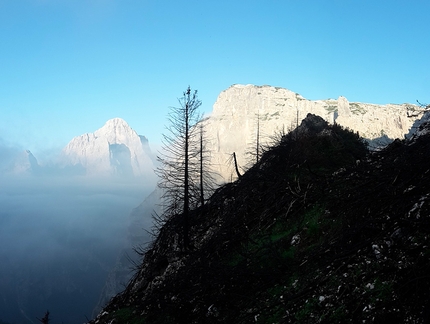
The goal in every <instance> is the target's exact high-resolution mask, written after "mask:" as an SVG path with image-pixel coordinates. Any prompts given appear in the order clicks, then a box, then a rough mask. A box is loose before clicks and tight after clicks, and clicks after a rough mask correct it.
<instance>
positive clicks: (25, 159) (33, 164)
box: [8, 150, 40, 175]
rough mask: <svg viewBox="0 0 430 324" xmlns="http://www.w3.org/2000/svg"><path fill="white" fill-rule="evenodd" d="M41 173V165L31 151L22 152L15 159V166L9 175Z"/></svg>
mask: <svg viewBox="0 0 430 324" xmlns="http://www.w3.org/2000/svg"><path fill="white" fill-rule="evenodd" d="M39 171H40V166H39V163H38V162H37V159H36V158H35V157H34V155H33V153H31V152H30V151H29V150H25V151H22V152H20V153H19V154H18V155H17V156H16V157H15V159H14V163H13V166H12V167H11V168H10V170H9V172H8V173H11V174H16V175H18V174H28V175H29V174H38V172H39Z"/></svg>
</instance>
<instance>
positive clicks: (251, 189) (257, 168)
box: [91, 115, 430, 324]
mask: <svg viewBox="0 0 430 324" xmlns="http://www.w3.org/2000/svg"><path fill="white" fill-rule="evenodd" d="M427 126H428V125H426V124H423V125H422V126H421V131H420V136H414V137H412V138H411V139H409V140H407V141H399V140H397V141H395V142H393V143H392V144H391V145H389V146H388V147H386V148H385V149H384V150H381V151H379V152H374V153H369V152H368V150H367V147H366V145H365V144H364V142H363V141H362V140H361V139H360V138H359V137H358V135H357V134H355V133H352V132H350V131H348V130H345V129H343V128H341V127H340V126H338V125H328V124H327V123H326V122H325V121H324V120H323V119H321V118H319V117H317V116H315V115H308V116H307V118H306V119H305V120H303V122H302V124H301V125H300V126H299V128H298V129H296V130H295V131H293V132H291V133H288V134H280V135H279V136H278V140H277V141H276V143H275V144H274V145H273V147H270V148H268V149H267V150H266V151H265V153H264V154H263V156H262V158H261V159H260V161H259V163H258V164H256V165H254V166H253V167H252V168H251V169H249V170H248V171H247V172H246V173H245V174H244V175H243V176H242V177H241V178H240V179H239V180H237V181H235V182H234V183H228V184H226V185H224V186H222V187H220V188H219V189H218V190H217V191H216V192H215V193H214V195H213V196H212V197H211V198H210V200H209V201H208V202H207V204H206V205H205V206H204V207H203V208H200V209H197V210H194V211H192V213H191V220H190V225H191V231H190V236H191V240H192V245H193V246H192V249H191V250H190V251H188V252H187V253H183V252H181V251H180V250H179V249H178V245H177V241H178V235H179V234H178V233H180V228H181V216H180V215H178V216H177V217H174V218H172V219H171V220H169V221H168V222H167V223H166V224H165V225H164V226H163V227H162V228H161V230H160V232H159V235H158V236H157V238H156V239H155V240H154V242H153V243H152V244H151V245H150V247H149V248H148V249H147V251H146V253H145V254H144V257H143V260H142V264H141V265H140V267H139V269H138V271H137V272H136V274H135V276H134V277H133V279H132V280H131V281H130V283H129V284H128V286H127V287H126V289H125V290H124V291H123V292H122V293H121V294H119V295H117V296H116V297H114V298H113V299H112V300H111V301H110V303H109V304H108V305H107V306H106V307H105V309H104V310H103V311H102V312H101V313H100V315H99V316H98V317H97V318H96V319H95V320H93V321H92V322H91V323H135V324H137V323H254V322H255V323H343V322H354V323H355V322H369V323H370V322H372V323H408V322H409V323H417V322H418V323H420V322H426V321H428V320H429V312H430V310H429V309H428V304H429V303H428V302H429V287H430V286H429V285H430V275H429V273H430V260H429V256H430V248H429V247H428V241H429V234H430V226H429V225H430V224H429V222H430V219H429V197H430V193H429V192H430V181H429V180H430V179H429V177H430V165H429V163H428V161H429V159H430V135H427V134H426V127H427Z"/></svg>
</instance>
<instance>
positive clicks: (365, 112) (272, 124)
mask: <svg viewBox="0 0 430 324" xmlns="http://www.w3.org/2000/svg"><path fill="white" fill-rule="evenodd" d="M411 106H413V105H409V104H402V105H395V104H387V105H375V104H368V103H359V102H349V101H348V100H347V99H346V98H345V97H342V96H340V97H339V98H338V99H328V100H315V101H312V100H307V99H305V98H303V97H302V96H301V95H299V94H298V93H295V92H292V91H290V90H287V89H283V88H279V87H271V86H255V85H233V86H231V87H230V88H228V89H227V90H225V91H223V92H221V94H220V95H219V96H218V99H217V101H216V102H215V104H214V106H213V112H212V114H211V116H210V118H209V122H208V127H207V135H208V138H210V139H211V142H210V143H209V145H208V146H209V147H210V150H211V151H212V163H213V165H214V168H215V170H216V171H217V172H218V173H219V174H220V175H221V176H222V178H223V180H224V181H229V180H231V179H232V178H234V175H235V172H234V168H233V166H232V165H231V163H230V164H229V163H228V161H229V159H230V157H231V155H232V154H233V152H235V153H236V155H237V159H238V164H239V165H240V166H242V167H243V166H245V165H246V164H247V163H249V161H250V156H249V155H247V154H246V152H250V151H255V147H256V142H257V132H258V130H257V129H258V128H259V142H260V144H263V145H264V144H268V143H270V142H271V139H272V138H273V136H274V135H275V134H276V133H279V132H288V131H289V130H292V129H294V128H296V127H297V126H298V125H299V124H300V122H301V121H302V120H303V119H304V118H305V117H306V115H307V114H308V113H311V114H315V115H318V116H321V117H322V118H323V119H325V120H326V121H327V122H329V123H334V122H336V123H338V124H340V125H342V126H344V127H348V128H349V129H351V130H353V131H356V132H359V134H360V136H362V137H364V138H366V139H368V140H376V139H378V138H382V137H385V138H386V137H388V138H390V139H395V138H403V137H404V136H405V135H406V134H407V133H408V132H409V129H410V128H411V127H412V125H413V123H414V119H411V118H408V117H407V109H408V107H411ZM257 125H258V127H257Z"/></svg>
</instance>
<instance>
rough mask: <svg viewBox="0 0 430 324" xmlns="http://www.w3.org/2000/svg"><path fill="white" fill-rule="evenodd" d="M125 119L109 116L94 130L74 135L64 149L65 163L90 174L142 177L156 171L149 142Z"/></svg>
mask: <svg viewBox="0 0 430 324" xmlns="http://www.w3.org/2000/svg"><path fill="white" fill-rule="evenodd" d="M142 138H144V137H143V136H140V135H138V134H137V133H136V131H134V130H133V129H132V128H131V127H130V126H129V124H128V123H127V122H126V121H125V120H124V119H122V118H113V119H109V120H108V121H107V122H106V123H105V124H104V125H103V127H101V128H99V129H98V130H96V131H95V132H94V133H87V134H83V135H80V136H77V137H75V138H73V139H72V140H71V141H70V142H69V144H67V146H66V147H65V148H64V149H63V162H64V163H65V164H66V165H71V166H78V165H81V166H82V167H84V168H85V169H86V171H87V174H98V175H103V174H104V175H120V176H124V175H127V176H142V175H148V174H152V173H153V169H154V165H153V161H152V154H151V152H150V149H149V145H148V141H146V142H145V141H143V140H142Z"/></svg>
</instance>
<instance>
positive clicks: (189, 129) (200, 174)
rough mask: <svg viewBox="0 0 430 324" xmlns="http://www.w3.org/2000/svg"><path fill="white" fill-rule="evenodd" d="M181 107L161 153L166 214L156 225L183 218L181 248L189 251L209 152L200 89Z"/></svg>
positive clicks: (186, 95) (184, 99)
mask: <svg viewBox="0 0 430 324" xmlns="http://www.w3.org/2000/svg"><path fill="white" fill-rule="evenodd" d="M178 102H179V107H172V108H171V110H170V113H169V116H168V120H169V126H168V127H166V129H167V134H163V150H162V153H160V154H159V156H158V157H157V158H158V161H159V162H160V166H159V167H158V168H157V170H156V173H157V174H158V176H159V182H158V187H159V188H160V189H161V190H162V192H163V193H162V201H163V202H162V214H161V215H159V216H158V215H157V217H156V222H157V223H158V227H161V226H162V225H163V224H164V223H165V222H166V221H167V220H168V219H170V218H172V217H180V218H181V222H180V223H181V228H182V229H181V233H179V234H180V248H181V249H182V250H188V249H189V247H190V237H189V212H190V210H191V209H194V208H196V207H198V206H199V205H202V204H204V199H205V185H208V186H209V184H210V179H211V177H210V176H206V175H205V172H206V171H205V170H206V166H207V163H208V162H207V159H206V156H207V152H206V151H205V144H204V130H203V127H204V123H203V121H202V115H201V114H200V113H199V111H198V108H199V107H200V106H201V101H200V100H199V99H198V96H197V90H195V91H192V90H191V88H190V87H188V88H187V90H186V91H185V92H184V93H183V96H182V97H181V98H179V99H178Z"/></svg>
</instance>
